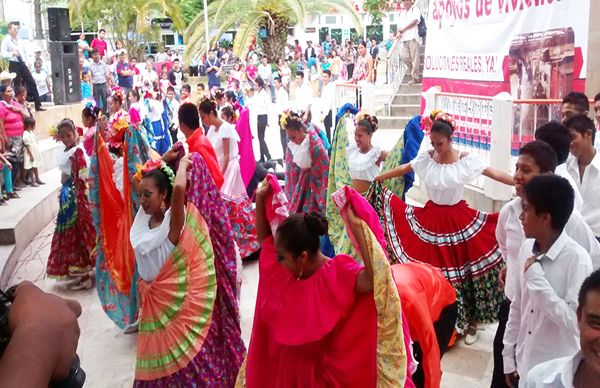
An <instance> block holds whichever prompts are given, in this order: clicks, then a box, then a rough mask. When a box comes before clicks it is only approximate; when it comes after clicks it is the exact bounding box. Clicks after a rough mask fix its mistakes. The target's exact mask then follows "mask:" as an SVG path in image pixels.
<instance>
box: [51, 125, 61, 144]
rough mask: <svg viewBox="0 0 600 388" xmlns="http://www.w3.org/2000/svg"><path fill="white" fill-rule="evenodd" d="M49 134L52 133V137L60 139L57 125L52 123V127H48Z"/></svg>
mask: <svg viewBox="0 0 600 388" xmlns="http://www.w3.org/2000/svg"><path fill="white" fill-rule="evenodd" d="M48 135H50V137H51V138H53V139H54V140H55V141H60V136H59V134H58V128H57V127H56V125H54V124H52V125H51V126H50V128H48Z"/></svg>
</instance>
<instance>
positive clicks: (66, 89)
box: [48, 42, 81, 105]
mask: <svg viewBox="0 0 600 388" xmlns="http://www.w3.org/2000/svg"><path fill="white" fill-rule="evenodd" d="M48 49H49V51H50V63H51V70H52V94H53V95H54V101H53V102H54V104H55V105H64V104H67V103H71V102H79V101H81V79H80V74H79V49H78V47H77V42H48Z"/></svg>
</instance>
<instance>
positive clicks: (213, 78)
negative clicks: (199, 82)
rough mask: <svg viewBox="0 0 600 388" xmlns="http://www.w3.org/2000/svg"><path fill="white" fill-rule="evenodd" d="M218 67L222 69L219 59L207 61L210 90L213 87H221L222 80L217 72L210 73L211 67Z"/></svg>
mask: <svg viewBox="0 0 600 388" xmlns="http://www.w3.org/2000/svg"><path fill="white" fill-rule="evenodd" d="M212 66H217V67H221V62H219V60H218V59H217V58H215V59H213V60H210V59H207V60H206V75H207V76H208V87H209V89H210V88H212V87H213V86H221V78H219V76H218V75H217V70H214V69H213V70H211V71H208V68H209V67H212Z"/></svg>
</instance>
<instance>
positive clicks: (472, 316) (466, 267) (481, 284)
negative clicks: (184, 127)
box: [372, 189, 504, 329]
mask: <svg viewBox="0 0 600 388" xmlns="http://www.w3.org/2000/svg"><path fill="white" fill-rule="evenodd" d="M378 196H379V201H374V202H373V201H372V202H373V203H374V207H375V208H376V209H377V210H379V212H378V213H379V215H380V217H381V221H382V224H383V227H384V231H385V235H386V240H387V242H388V250H389V257H390V261H392V262H398V263H407V262H422V263H427V264H430V265H433V266H435V267H437V268H439V269H440V270H441V271H442V273H443V274H444V275H445V276H446V278H447V279H448V280H449V281H450V282H451V283H452V285H453V286H454V288H455V289H456V291H457V302H458V307H459V319H458V321H459V324H458V327H459V328H460V329H462V328H463V327H464V326H466V324H468V323H469V322H471V321H479V322H492V321H494V320H496V315H497V311H498V308H499V305H500V303H501V302H502V301H503V299H504V296H503V291H502V289H501V288H500V287H499V284H498V273H499V271H500V269H501V265H502V264H503V260H502V254H501V252H500V248H499V246H498V242H497V241H496V224H497V222H498V214H497V213H495V214H487V213H484V212H480V211H478V210H475V209H473V208H471V207H469V206H468V205H467V203H466V202H465V201H460V202H459V203H457V204H455V205H438V204H436V203H434V202H432V201H428V202H427V203H426V204H425V207H422V208H421V207H416V206H411V205H407V204H406V203H405V202H404V201H402V200H401V199H400V198H398V197H397V196H396V195H394V194H393V193H392V192H391V191H389V190H387V189H383V190H382V192H381V193H379V194H378Z"/></svg>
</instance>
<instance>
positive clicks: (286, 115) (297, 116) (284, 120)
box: [279, 109, 302, 128]
mask: <svg viewBox="0 0 600 388" xmlns="http://www.w3.org/2000/svg"><path fill="white" fill-rule="evenodd" d="M290 121H295V122H297V123H300V124H302V114H301V113H299V112H295V111H293V110H291V109H287V110H285V111H284V112H283V113H282V114H281V119H280V120H279V125H281V128H285V127H286V126H287V124H288V123H289V122H290Z"/></svg>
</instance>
